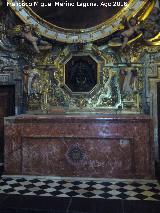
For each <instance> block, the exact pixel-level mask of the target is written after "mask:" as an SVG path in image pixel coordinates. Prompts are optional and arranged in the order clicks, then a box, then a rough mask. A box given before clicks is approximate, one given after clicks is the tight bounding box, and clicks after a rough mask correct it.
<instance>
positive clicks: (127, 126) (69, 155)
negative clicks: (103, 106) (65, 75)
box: [5, 115, 154, 179]
mask: <svg viewBox="0 0 160 213" xmlns="http://www.w3.org/2000/svg"><path fill="white" fill-rule="evenodd" d="M5 174H10V175H52V176H68V177H98V178H145V179H150V178H154V153H153V126H152V120H151V118H150V117H148V116H145V115H19V116H15V117H7V118H5Z"/></svg>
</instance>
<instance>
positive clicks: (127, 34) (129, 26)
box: [108, 17, 141, 50]
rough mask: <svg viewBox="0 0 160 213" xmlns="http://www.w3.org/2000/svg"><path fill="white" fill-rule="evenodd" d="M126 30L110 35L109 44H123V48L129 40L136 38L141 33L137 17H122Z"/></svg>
mask: <svg viewBox="0 0 160 213" xmlns="http://www.w3.org/2000/svg"><path fill="white" fill-rule="evenodd" d="M122 24H123V25H124V30H119V31H116V32H115V33H113V34H112V35H111V36H110V40H109V43H108V44H109V46H121V48H122V50H123V49H124V48H125V47H126V46H127V43H128V41H129V40H131V39H133V38H136V37H137V36H138V35H139V34H140V33H141V31H140V27H139V25H138V21H137V19H136V18H134V17H132V18H131V19H130V20H129V21H128V20H127V18H126V17H124V18H123V19H122Z"/></svg>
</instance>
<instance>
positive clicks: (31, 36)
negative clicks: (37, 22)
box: [21, 24, 52, 53]
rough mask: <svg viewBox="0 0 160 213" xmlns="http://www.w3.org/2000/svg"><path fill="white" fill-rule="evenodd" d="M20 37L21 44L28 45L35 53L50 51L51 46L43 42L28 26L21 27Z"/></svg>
mask: <svg viewBox="0 0 160 213" xmlns="http://www.w3.org/2000/svg"><path fill="white" fill-rule="evenodd" d="M21 37H22V43H24V42H28V43H30V44H31V45H32V46H33V48H34V50H35V51H36V52H37V53H40V50H49V49H52V45H51V44H50V43H49V42H47V41H44V40H43V39H42V37H41V36H38V35H37V34H36V30H35V29H34V28H33V27H32V26H30V25H27V24H26V25H23V26H22V27H21Z"/></svg>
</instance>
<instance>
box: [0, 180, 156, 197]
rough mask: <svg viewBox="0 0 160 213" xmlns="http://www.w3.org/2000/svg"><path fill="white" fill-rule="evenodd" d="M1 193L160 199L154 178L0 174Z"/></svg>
mask: <svg viewBox="0 0 160 213" xmlns="http://www.w3.org/2000/svg"><path fill="white" fill-rule="evenodd" d="M0 194H1V195H2V194H4V195H23V196H39V197H61V198H62V197H63V198H70V197H72V198H92V199H109V200H112V199H114V200H117V199H120V200H145V201H147V200H148V201H160V185H159V183H158V182H157V181H156V180H117V179H86V178H84V179H82V178H81V179H80V178H52V177H32V176H21V177H20V176H19V177H16V176H2V177H1V179H0Z"/></svg>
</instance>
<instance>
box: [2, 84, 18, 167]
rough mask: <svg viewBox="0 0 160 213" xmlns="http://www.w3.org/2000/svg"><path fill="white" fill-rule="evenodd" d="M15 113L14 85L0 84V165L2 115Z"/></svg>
mask: <svg viewBox="0 0 160 213" xmlns="http://www.w3.org/2000/svg"><path fill="white" fill-rule="evenodd" d="M14 114H15V89H14V86H0V165H1V166H2V165H3V159H4V155H3V153H4V117H7V116H10V115H14Z"/></svg>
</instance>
